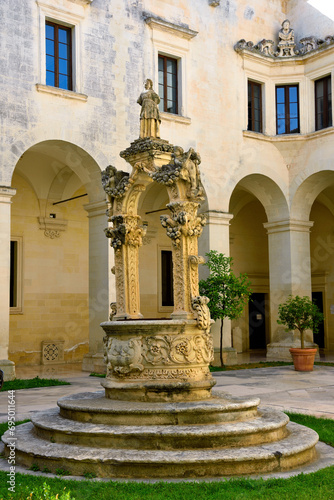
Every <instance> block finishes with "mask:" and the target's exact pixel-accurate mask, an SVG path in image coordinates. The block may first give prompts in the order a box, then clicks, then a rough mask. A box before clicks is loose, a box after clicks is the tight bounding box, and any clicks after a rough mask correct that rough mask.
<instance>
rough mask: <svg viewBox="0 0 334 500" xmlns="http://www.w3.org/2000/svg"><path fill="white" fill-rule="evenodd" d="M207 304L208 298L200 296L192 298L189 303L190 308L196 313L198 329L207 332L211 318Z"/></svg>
mask: <svg viewBox="0 0 334 500" xmlns="http://www.w3.org/2000/svg"><path fill="white" fill-rule="evenodd" d="M208 303H209V299H208V297H201V296H200V295H198V296H197V297H193V298H192V301H191V304H192V307H193V309H194V310H195V311H196V315H197V323H198V328H200V329H201V330H205V331H207V332H209V331H210V327H211V316H210V310H209V307H208Z"/></svg>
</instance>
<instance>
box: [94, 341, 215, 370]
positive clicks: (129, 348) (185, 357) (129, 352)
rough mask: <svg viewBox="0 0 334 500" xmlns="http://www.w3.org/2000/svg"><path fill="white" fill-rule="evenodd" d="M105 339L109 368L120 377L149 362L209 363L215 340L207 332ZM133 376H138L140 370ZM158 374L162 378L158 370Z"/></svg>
mask: <svg viewBox="0 0 334 500" xmlns="http://www.w3.org/2000/svg"><path fill="white" fill-rule="evenodd" d="M103 342H104V360H105V363H106V364H107V368H108V371H109V373H111V372H112V373H113V374H114V375H116V376H119V377H123V376H125V375H126V376H127V375H128V374H129V373H130V372H143V370H144V368H145V369H146V368H147V367H145V364H146V363H148V364H149V365H152V366H154V367H157V366H158V365H163V366H166V365H167V366H168V365H170V366H173V365H174V366H175V365H188V364H192V363H210V362H211V361H212V360H213V341H212V338H211V335H209V334H208V333H203V334H198V335H176V336H174V335H155V336H152V337H144V338H143V337H142V336H138V337H133V338H130V339H128V340H119V339H116V338H114V337H109V336H105V337H104V339H103ZM133 376H134V378H137V377H138V376H139V373H134V374H133ZM155 378H160V377H159V375H158V374H157V373H156V375H155ZM162 378H164V377H162Z"/></svg>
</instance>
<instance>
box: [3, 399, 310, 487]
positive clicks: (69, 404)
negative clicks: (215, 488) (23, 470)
mask: <svg viewBox="0 0 334 500" xmlns="http://www.w3.org/2000/svg"><path fill="white" fill-rule="evenodd" d="M258 404H259V399H258V398H249V399H247V398H236V397H232V396H230V395H228V394H224V393H218V392H217V393H216V392H215V391H214V392H213V395H212V398H211V399H209V400H205V401H192V402H182V403H181V402H180V403H145V402H129V401H119V400H118V401H117V400H111V399H108V398H105V397H104V393H103V391H99V392H97V393H82V394H77V395H74V396H67V397H65V398H62V399H60V400H59V401H58V406H59V408H55V409H53V410H48V411H45V412H40V413H38V414H37V415H36V416H34V417H33V418H32V423H27V424H22V425H20V426H18V427H17V428H16V433H15V435H16V438H17V439H16V462H17V463H18V464H21V465H23V466H25V467H31V466H32V464H36V465H37V466H39V468H40V469H41V470H43V468H45V467H47V468H48V469H50V470H51V471H53V472H55V471H56V469H58V468H63V469H65V470H67V471H69V472H70V473H71V474H74V475H84V474H85V473H87V472H91V473H94V474H96V475H97V476H99V477H113V478H200V477H222V476H231V475H241V474H253V473H256V474H261V473H267V472H281V471H285V470H290V469H293V468H295V467H298V466H300V465H303V464H307V463H309V462H311V461H312V460H314V459H315V458H316V450H315V445H316V443H317V441H318V435H317V434H316V433H315V432H314V431H313V430H311V429H308V428H305V427H303V426H300V425H297V424H294V423H289V419H288V417H287V416H286V415H285V414H284V413H282V412H279V411H277V410H272V409H266V408H258ZM10 440H11V437H10V435H9V432H8V431H7V433H5V435H4V436H3V441H4V443H5V444H9V443H10ZM5 453H9V448H8V447H7V446H6V447H5Z"/></svg>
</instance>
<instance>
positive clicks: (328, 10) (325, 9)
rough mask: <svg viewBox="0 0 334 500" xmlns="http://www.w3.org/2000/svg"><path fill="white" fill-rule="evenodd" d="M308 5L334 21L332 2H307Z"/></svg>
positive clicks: (326, 0) (323, 0)
mask: <svg viewBox="0 0 334 500" xmlns="http://www.w3.org/2000/svg"><path fill="white" fill-rule="evenodd" d="M308 3H309V4H310V5H312V7H315V8H316V9H318V10H320V12H322V13H323V14H325V16H327V17H329V18H330V19H332V20H333V21H334V0H308Z"/></svg>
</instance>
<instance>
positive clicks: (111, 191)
mask: <svg viewBox="0 0 334 500" xmlns="http://www.w3.org/2000/svg"><path fill="white" fill-rule="evenodd" d="M101 177H102V186H103V189H104V190H105V192H106V194H107V197H108V201H109V203H111V202H112V199H113V198H121V197H123V196H124V195H125V193H126V191H127V190H128V189H129V187H130V185H131V184H132V183H133V182H134V181H133V179H131V178H130V174H128V173H127V172H123V171H122V170H117V169H116V168H115V167H113V166H112V165H108V167H107V168H106V169H105V170H103V171H102V172H101Z"/></svg>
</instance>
